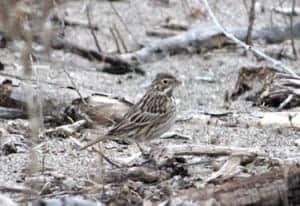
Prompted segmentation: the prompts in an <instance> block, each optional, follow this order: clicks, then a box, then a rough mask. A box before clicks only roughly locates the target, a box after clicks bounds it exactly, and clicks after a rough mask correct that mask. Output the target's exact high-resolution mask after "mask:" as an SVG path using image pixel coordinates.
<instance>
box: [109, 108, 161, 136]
mask: <svg viewBox="0 0 300 206" xmlns="http://www.w3.org/2000/svg"><path fill="white" fill-rule="evenodd" d="M162 115H164V114H162V113H153V112H149V111H144V110H142V109H140V108H137V107H135V108H132V109H131V110H130V111H129V112H128V113H127V114H126V115H124V117H123V118H122V120H121V121H120V122H119V123H118V124H116V125H115V126H114V127H113V128H112V129H111V130H110V131H109V132H108V134H107V135H112V136H115V135H121V134H125V135H126V133H128V132H129V131H132V130H134V129H135V128H137V127H141V126H146V125H149V124H153V122H155V121H156V120H157V119H158V118H161V116H162Z"/></svg>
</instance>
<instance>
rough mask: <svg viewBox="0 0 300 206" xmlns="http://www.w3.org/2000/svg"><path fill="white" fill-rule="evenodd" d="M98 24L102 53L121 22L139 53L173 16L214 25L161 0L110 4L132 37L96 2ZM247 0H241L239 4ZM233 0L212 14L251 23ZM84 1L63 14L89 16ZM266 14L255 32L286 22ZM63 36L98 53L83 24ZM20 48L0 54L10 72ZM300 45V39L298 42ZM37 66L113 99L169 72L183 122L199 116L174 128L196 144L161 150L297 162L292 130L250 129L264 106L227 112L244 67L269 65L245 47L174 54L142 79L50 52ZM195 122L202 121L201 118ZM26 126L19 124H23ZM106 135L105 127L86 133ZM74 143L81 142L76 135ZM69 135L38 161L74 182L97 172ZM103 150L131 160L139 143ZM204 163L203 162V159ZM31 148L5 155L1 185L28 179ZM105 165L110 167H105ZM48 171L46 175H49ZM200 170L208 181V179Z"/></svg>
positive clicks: (45, 148) (45, 147)
mask: <svg viewBox="0 0 300 206" xmlns="http://www.w3.org/2000/svg"><path fill="white" fill-rule="evenodd" d="M92 2H93V5H94V6H93V7H92V17H93V22H94V23H95V24H97V25H98V26H99V27H100V31H98V32H97V35H98V39H99V42H100V45H101V46H102V49H103V50H104V51H108V52H111V51H114V50H115V44H114V42H113V40H112V38H111V35H110V32H109V28H110V26H111V25H113V24H116V26H117V27H118V28H120V31H121V33H122V36H123V37H124V40H125V42H126V44H127V45H128V47H129V48H133V49H135V48H136V43H138V44H147V43H149V42H151V41H154V40H155V39H156V38H155V37H147V36H146V35H145V32H146V30H147V29H152V28H154V27H157V26H158V25H159V24H160V22H162V21H163V20H164V19H166V18H167V17H172V18H176V19H178V20H181V21H185V22H187V23H189V24H190V25H191V26H193V25H197V24H203V25H205V24H208V25H210V24H213V23H212V21H210V20H209V18H208V17H199V19H194V18H191V17H189V16H188V13H189V11H187V10H186V9H184V7H183V4H182V2H183V1H175V0H171V1H170V2H171V3H170V5H168V6H163V5H154V3H153V2H156V0H146V1H141V0H124V1H116V2H114V3H113V4H114V5H115V7H116V9H117V10H118V12H119V13H120V15H121V16H122V19H123V21H124V22H125V23H126V25H127V27H128V29H129V30H130V31H131V34H129V33H128V32H127V31H126V29H125V28H124V26H123V24H122V23H121V22H120V20H119V19H118V17H117V16H116V14H115V13H114V12H113V10H112V8H111V7H110V4H109V3H107V2H106V1H92ZM188 2H189V4H190V6H192V7H199V8H201V9H203V11H204V8H205V7H204V6H203V5H199V4H197V1H196V0H194V1H192V0H190V1H188ZM241 2H242V1H241ZM241 2H239V3H237V1H235V0H228V1H218V0H217V1H212V9H213V10H214V11H215V12H216V15H217V17H218V18H219V19H220V20H221V22H222V23H223V24H224V25H226V26H230V25H231V26H233V25H234V26H239V25H247V15H246V12H245V8H244V5H243V4H242V3H241ZM259 2H260V3H261V4H262V5H263V6H265V7H267V8H270V7H271V6H276V5H277V3H276V1H275V2H274V1H259ZM84 6H85V4H84V3H83V1H69V2H68V3H66V4H65V6H64V11H65V12H66V14H67V15H68V16H69V17H71V18H74V19H80V20H82V19H86V16H85V13H84ZM270 16H271V12H270V11H269V10H266V11H265V12H264V13H261V12H259V13H258V17H257V19H256V24H255V26H256V27H260V26H265V25H270V24H271V21H273V23H276V24H277V23H278V24H280V23H284V20H283V19H282V16H280V15H276V14H273V17H272V18H273V19H272V20H271V17H270ZM65 36H66V38H67V39H69V40H70V41H72V42H75V43H77V44H79V45H81V46H84V47H89V48H93V49H95V45H94V43H93V40H92V37H91V35H90V31H89V30H87V29H84V28H80V27H67V28H66V30H65ZM19 44H20V43H15V44H13V45H9V46H8V48H4V49H1V50H0V61H1V62H3V63H5V64H6V65H7V67H6V69H5V70H4V71H5V72H20V71H18V70H16V69H15V68H14V67H13V66H12V65H13V63H15V62H19V60H20V52H19V50H18V48H19V47H18V45H19ZM256 46H257V47H258V48H262V49H268V48H281V47H284V48H287V49H288V50H290V46H289V42H284V43H282V44H279V45H265V44H263V43H259V42H256ZM296 47H297V48H299V41H296ZM283 62H284V63H285V64H287V65H288V66H289V67H291V68H293V69H294V70H295V71H296V72H300V70H299V68H298V65H299V63H300V61H299V60H296V61H290V60H283ZM37 64H43V65H50V66H51V68H50V69H49V68H41V69H39V71H38V75H39V78H40V79H42V80H47V81H53V82H55V83H59V84H61V85H65V86H67V85H70V82H69V80H68V79H67V78H66V76H65V74H64V73H63V72H62V67H65V68H66V70H68V71H69V72H70V74H71V76H72V77H73V78H74V81H75V82H76V84H77V86H78V87H79V88H86V89H90V90H92V91H94V92H104V93H110V94H114V95H116V96H124V97H126V98H127V99H129V100H132V101H136V99H138V98H139V97H140V96H141V95H142V94H143V93H144V91H145V89H146V88H145V85H147V83H148V82H149V81H150V80H151V79H152V78H153V77H154V76H155V74H156V73H158V72H162V71H164V72H170V73H172V74H174V75H176V76H178V78H180V79H181V80H182V81H183V82H184V85H183V86H182V87H180V88H179V89H178V90H177V91H176V97H177V98H178V103H179V104H178V111H179V116H180V117H181V118H187V119H188V118H189V117H194V119H193V118H192V119H191V120H187V121H183V122H178V123H176V125H175V126H174V127H173V129H172V130H173V131H176V132H177V133H179V134H183V135H186V136H190V137H192V139H191V140H182V139H178V140H177V139H174V140H171V141H170V140H168V139H159V140H155V141H154V142H159V143H160V144H162V145H167V144H182V143H186V142H188V143H201V144H214V145H226V146H235V147H245V148H256V149H258V150H260V151H264V152H266V153H267V154H268V155H270V156H271V157H278V158H300V153H299V147H297V146H296V145H295V144H294V141H295V140H297V139H298V138H299V137H298V136H299V135H298V131H297V130H296V129H292V128H279V129H278V128H272V127H259V126H257V125H256V124H253V123H252V122H253V119H257V114H258V113H259V112H262V111H264V109H261V108H257V107H253V106H252V105H251V103H250V102H246V101H245V100H243V99H238V100H237V101H235V102H233V103H232V104H231V105H230V107H229V108H225V107H224V95H225V92H226V91H229V92H230V91H232V89H233V88H234V84H235V81H236V78H237V74H238V70H239V68H240V67H241V66H247V65H261V64H262V65H263V64H265V62H257V61H256V59H255V57H253V56H252V55H251V54H248V55H243V51H242V50H241V49H231V48H221V49H217V50H212V51H208V52H205V53H201V54H181V55H175V56H171V57H168V58H165V59H162V60H160V61H157V62H155V63H151V64H145V65H142V66H141V68H142V69H143V70H145V71H146V75H145V76H141V75H138V74H134V73H130V74H126V75H111V74H107V73H103V72H100V71H99V68H101V66H99V65H98V64H97V63H91V62H88V61H87V60H85V59H82V58H81V57H78V56H75V55H72V54H69V53H63V52H61V51H52V52H51V60H50V61H48V60H47V58H45V57H43V54H41V55H40V56H38V60H37ZM87 73H92V74H93V75H92V78H91V79H88V80H87V79H85V78H84V75H85V74H87ZM202 77H209V78H211V79H212V80H213V81H211V82H209V81H205V80H202V79H201V78H202ZM203 111H205V112H224V111H230V112H233V115H229V116H226V117H222V118H213V119H212V120H211V122H212V123H211V124H207V123H205V121H201V120H199V117H201V112H203ZM197 118H198V119H197ZM20 122H21V123H20ZM24 122H25V123H26V120H10V121H8V120H1V126H2V127H3V128H6V127H7V125H9V124H10V125H11V124H14V123H16V124H17V125H18V124H21V125H22V124H25V123H24ZM88 132H93V133H99V134H102V133H103V132H104V130H100V129H99V130H98V131H95V130H94V131H90V130H88V131H82V133H84V134H87V133H88ZM76 138H77V137H76ZM73 145H74V144H73V141H72V140H71V139H70V138H65V139H64V138H55V137H52V138H45V139H44V140H43V141H42V143H41V145H40V147H38V148H37V151H38V152H37V154H38V157H37V161H38V162H39V163H42V161H44V165H45V167H46V168H47V170H49V171H55V172H56V173H58V174H61V175H63V176H66V177H72V178H73V179H74V180H75V181H76V183H77V184H79V185H80V184H81V183H83V180H85V179H86V178H87V176H88V175H91V174H98V172H99V168H98V167H99V163H98V156H97V155H96V154H95V153H92V152H91V151H77V150H76V149H74V147H73ZM105 148H106V153H107V154H108V155H109V156H118V157H122V156H130V155H132V154H133V153H135V151H137V149H136V148H135V146H130V149H129V150H128V149H127V146H118V144H116V143H109V144H107V145H106V147H105ZM204 159H205V158H204ZM28 160H29V154H28V151H26V152H24V153H15V154H10V155H0V165H1V169H0V186H2V185H6V186H15V185H22V184H23V182H24V173H23V170H24V168H25V167H26V165H27V164H28ZM107 167H109V166H108V165H107ZM47 170H46V171H47ZM205 175H209V174H205V173H203V176H204V177H203V178H205Z"/></svg>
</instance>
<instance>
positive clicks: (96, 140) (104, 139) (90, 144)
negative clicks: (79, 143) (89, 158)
mask: <svg viewBox="0 0 300 206" xmlns="http://www.w3.org/2000/svg"><path fill="white" fill-rule="evenodd" d="M108 139H110V137H109V136H101V137H97V138H96V139H94V140H92V141H90V142H89V143H87V144H86V145H85V146H83V147H81V148H80V150H84V149H86V148H88V147H90V146H92V145H94V144H96V143H98V142H103V141H106V140H108Z"/></svg>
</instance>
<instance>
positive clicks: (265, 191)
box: [170, 166, 300, 206]
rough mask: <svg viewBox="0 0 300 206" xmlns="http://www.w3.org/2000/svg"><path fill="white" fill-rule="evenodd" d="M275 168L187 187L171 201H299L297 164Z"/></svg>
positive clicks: (243, 205)
mask: <svg viewBox="0 0 300 206" xmlns="http://www.w3.org/2000/svg"><path fill="white" fill-rule="evenodd" d="M285 169H286V170H287V174H286V175H285V174H284V172H283V171H282V170H281V169H276V168H275V169H273V170H271V171H270V172H266V173H264V174H259V175H254V176H251V177H249V178H241V177H240V178H235V179H233V180H231V181H227V182H225V183H223V184H220V185H208V186H207V187H205V188H204V189H195V188H191V189H187V190H182V191H180V192H178V193H177V195H176V196H175V197H171V201H170V205H179V203H181V204H182V205H185V203H188V202H193V203H194V204H195V205H206V204H208V203H213V205H236V206H246V205H262V206H266V205H273V206H277V205H278V206H279V205H297V204H298V203H299V201H300V199H299V197H300V187H299V184H300V169H299V167H297V166H293V167H289V168H285Z"/></svg>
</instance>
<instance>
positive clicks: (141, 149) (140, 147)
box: [136, 142, 150, 159]
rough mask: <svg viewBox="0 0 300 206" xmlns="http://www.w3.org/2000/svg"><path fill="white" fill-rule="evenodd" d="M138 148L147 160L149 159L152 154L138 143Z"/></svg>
mask: <svg viewBox="0 0 300 206" xmlns="http://www.w3.org/2000/svg"><path fill="white" fill-rule="evenodd" d="M136 145H137V147H138V148H139V150H140V152H141V153H142V155H143V157H144V158H145V159H149V155H150V153H149V152H147V151H146V150H145V149H144V148H143V147H142V146H141V145H140V144H139V143H138V142H136Z"/></svg>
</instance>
